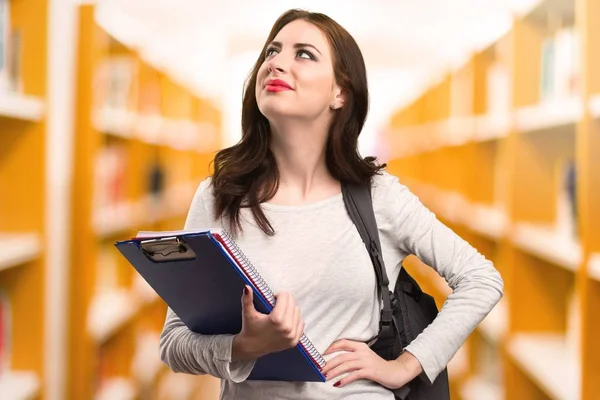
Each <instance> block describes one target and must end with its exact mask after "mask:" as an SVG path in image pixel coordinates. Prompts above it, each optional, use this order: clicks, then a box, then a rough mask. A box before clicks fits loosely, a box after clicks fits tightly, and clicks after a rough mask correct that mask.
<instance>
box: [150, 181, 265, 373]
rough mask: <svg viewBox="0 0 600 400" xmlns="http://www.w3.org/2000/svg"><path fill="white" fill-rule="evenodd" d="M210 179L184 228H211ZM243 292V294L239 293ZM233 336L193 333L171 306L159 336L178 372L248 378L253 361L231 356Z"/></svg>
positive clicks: (169, 362)
mask: <svg viewBox="0 0 600 400" xmlns="http://www.w3.org/2000/svg"><path fill="white" fill-rule="evenodd" d="M209 190H210V186H209V181H208V180H205V181H203V182H202V183H201V184H200V185H199V187H198V190H197V191H196V194H195V195H194V199H193V200H192V204H191V207H190V210H189V212H188V216H187V219H186V222H185V228H184V229H196V228H207V227H212V225H213V224H214V222H213V220H212V218H210V217H209V213H208V212H207V210H206V208H205V202H204V200H203V199H204V198H205V196H207V195H209ZM240 295H241V293H240ZM232 340H233V335H200V334H197V333H195V332H192V331H191V330H190V329H188V327H187V326H186V325H185V324H184V323H183V322H182V321H181V319H180V318H179V317H178V316H177V315H176V314H175V313H174V312H173V311H172V310H171V309H168V311H167V315H166V320H165V323H164V326H163V329H162V332H161V336H160V356H161V359H162V361H163V362H164V363H165V364H166V365H167V366H168V367H169V368H171V369H172V370H173V371H175V372H184V373H188V374H209V375H213V376H216V377H218V378H221V379H225V380H232V381H235V382H241V381H243V380H245V379H246V378H247V377H248V375H250V372H251V371H252V368H253V367H254V360H244V361H235V362H233V361H232V359H231V349H232Z"/></svg>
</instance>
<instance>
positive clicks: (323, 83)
mask: <svg viewBox="0 0 600 400" xmlns="http://www.w3.org/2000/svg"><path fill="white" fill-rule="evenodd" d="M305 83H306V85H305V89H306V90H307V91H308V94H309V97H310V98H311V99H312V100H313V101H318V102H319V103H323V102H326V103H328V102H329V101H330V100H331V93H332V87H333V83H332V77H331V75H330V74H328V73H315V74H313V75H312V76H310V77H307V79H306V80H305Z"/></svg>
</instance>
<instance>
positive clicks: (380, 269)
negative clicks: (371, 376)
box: [342, 184, 450, 400]
mask: <svg viewBox="0 0 600 400" xmlns="http://www.w3.org/2000/svg"><path fill="white" fill-rule="evenodd" d="M342 193H343V198H344V204H345V205H346V209H347V211H348V214H349V215H350V218H351V219H352V221H353V222H354V225H356V228H357V229H358V232H359V233H360V236H361V238H362V240H363V242H364V243H365V246H366V248H367V251H368V252H369V255H370V257H371V261H372V262H373V267H374V268H375V273H376V275H377V283H378V286H379V292H380V293H381V298H382V300H383V308H382V310H381V317H380V321H379V334H378V335H377V338H376V340H375V342H374V343H372V344H370V347H371V349H372V350H373V351H374V352H375V353H377V354H378V355H379V356H380V357H382V358H383V359H385V360H394V359H396V358H398V357H399V356H400V353H401V352H402V349H404V347H406V346H407V345H408V344H409V343H410V342H412V341H413V340H414V339H415V338H416V337H417V335H419V334H420V333H421V332H422V331H423V330H424V329H425V328H426V327H427V326H428V325H429V324H430V323H431V322H432V321H433V320H434V319H435V317H436V316H437V314H438V308H437V305H436V304H435V300H434V299H433V297H431V296H430V295H428V294H427V293H424V292H423V291H422V290H421V288H420V286H419V284H418V283H417V282H416V281H415V280H414V279H413V278H412V277H411V276H410V275H409V274H408V272H407V271H406V270H405V269H404V267H402V268H401V271H400V275H399V276H398V280H397V282H396V285H395V287H394V291H393V292H391V291H390V290H389V288H388V286H389V280H388V277H387V273H386V270H385V266H384V263H383V257H382V253H381V243H380V241H379V232H378V229H377V222H376V220H375V213H374V212H373V202H372V198H371V188H370V187H368V186H361V185H354V184H343V185H342ZM394 395H395V398H396V399H401V400H449V399H450V388H449V382H448V370H447V368H445V369H444V370H443V371H442V372H441V373H440V374H439V375H438V376H437V378H436V379H435V381H434V382H433V383H430V382H429V381H428V380H427V378H424V377H417V378H415V379H413V380H412V381H411V382H409V383H408V384H407V385H405V386H404V387H402V388H400V389H398V390H395V391H394Z"/></svg>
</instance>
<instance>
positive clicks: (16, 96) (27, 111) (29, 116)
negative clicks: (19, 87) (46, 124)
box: [0, 92, 45, 122]
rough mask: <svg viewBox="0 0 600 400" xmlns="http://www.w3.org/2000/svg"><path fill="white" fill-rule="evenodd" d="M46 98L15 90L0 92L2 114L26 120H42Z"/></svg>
mask: <svg viewBox="0 0 600 400" xmlns="http://www.w3.org/2000/svg"><path fill="white" fill-rule="evenodd" d="M44 113H45V105H44V100H43V99H41V98H39V97H35V96H29V95H24V94H20V93H13V92H3V93H0V116H3V117H8V118H13V119H20V120H25V121H34V122H37V121H41V120H42V119H43V118H44Z"/></svg>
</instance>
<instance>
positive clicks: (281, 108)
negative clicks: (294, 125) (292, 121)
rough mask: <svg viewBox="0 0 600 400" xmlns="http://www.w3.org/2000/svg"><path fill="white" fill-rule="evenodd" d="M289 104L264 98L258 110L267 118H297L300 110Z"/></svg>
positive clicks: (275, 99)
mask: <svg viewBox="0 0 600 400" xmlns="http://www.w3.org/2000/svg"><path fill="white" fill-rule="evenodd" d="M286 103H287V102H285V101H281V99H277V98H270V99H269V98H267V99H265V98H263V99H261V101H260V102H259V103H258V109H259V110H260V112H261V113H262V114H263V115H264V116H265V117H266V118H267V119H269V120H270V119H272V118H282V117H283V118H285V117H297V116H299V115H298V110H296V109H295V107H291V106H290V105H289V104H286Z"/></svg>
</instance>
